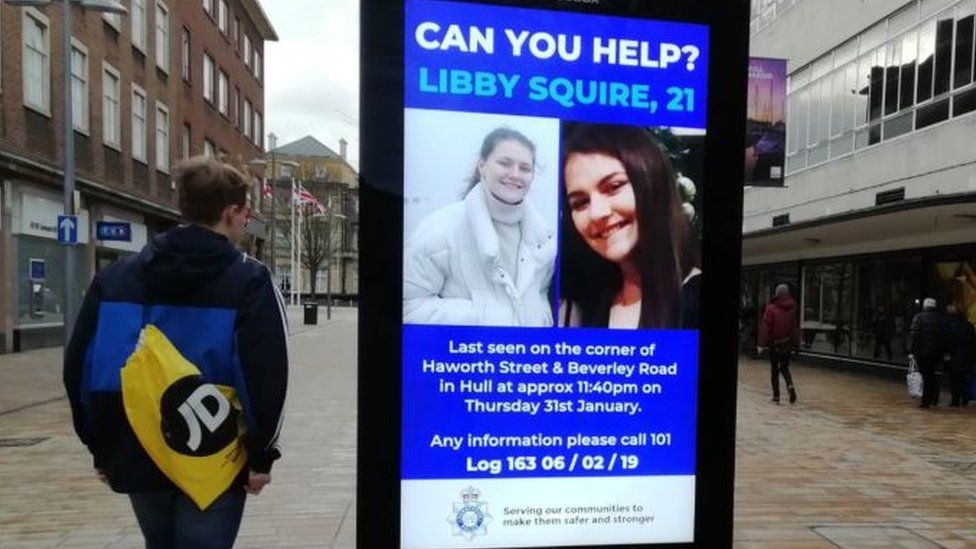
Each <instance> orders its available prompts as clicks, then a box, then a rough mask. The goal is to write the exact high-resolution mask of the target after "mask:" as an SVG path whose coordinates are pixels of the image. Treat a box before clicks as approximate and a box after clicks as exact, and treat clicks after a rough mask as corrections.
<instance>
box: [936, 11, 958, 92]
mask: <svg viewBox="0 0 976 549" xmlns="http://www.w3.org/2000/svg"><path fill="white" fill-rule="evenodd" d="M953 26H954V25H953V24H952V19H941V20H939V22H938V23H936V26H935V95H939V94H941V93H945V92H947V91H949V83H950V81H951V75H952V71H951V68H952V67H951V64H952V28H953Z"/></svg>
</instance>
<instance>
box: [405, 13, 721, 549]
mask: <svg viewBox="0 0 976 549" xmlns="http://www.w3.org/2000/svg"><path fill="white" fill-rule="evenodd" d="M405 31H406V32H405V40H406V43H405V67H404V74H405V86H406V89H405V90H404V92H405V112H404V122H405V130H404V172H403V173H404V235H405V236H404V238H405V241H404V259H403V336H402V337H403V362H402V364H401V365H399V366H400V367H401V368H402V381H403V383H402V387H403V389H402V390H403V393H402V441H401V444H402V447H401V450H402V452H401V455H402V459H401V464H400V479H401V506H400V508H401V517H400V524H401V547H403V548H405V549H416V548H453V547H550V546H573V545H577V546H585V545H601V544H605V545H606V544H614V545H616V544H620V545H626V544H650V543H674V542H690V541H693V537H694V524H695V516H694V515H695V474H696V470H695V464H696V412H697V404H698V403H697V400H696V399H697V387H698V369H699V363H698V341H699V332H698V320H699V315H700V307H699V297H698V296H699V287H700V279H701V271H700V261H699V255H700V254H699V249H700V246H699V233H700V230H701V226H700V225H701V224H700V221H699V219H698V213H697V212H698V211H699V210H700V206H699V204H700V200H701V197H700V194H701V193H700V192H699V191H698V187H699V186H700V183H701V182H700V181H696V179H697V178H699V177H700V174H701V166H700V163H701V158H702V154H701V150H700V148H701V144H702V142H703V136H704V135H705V128H706V119H705V105H706V94H707V91H708V88H707V79H708V63H709V59H708V51H709V47H708V41H709V29H708V27H706V26H703V25H696V24H688V23H675V22H666V21H656V20H649V19H639V18H625V17H616V16H605V15H587V14H579V13H569V12H552V11H545V10H537V9H526V8H516V7H502V6H492V5H485V4H474V3H461V2H448V1H439V0H407V2H406V29H405ZM696 147H697V148H698V151H697V153H695V152H689V151H692V150H693V149H695V148H696Z"/></svg>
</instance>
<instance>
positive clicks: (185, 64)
mask: <svg viewBox="0 0 976 549" xmlns="http://www.w3.org/2000/svg"><path fill="white" fill-rule="evenodd" d="M180 57H181V59H182V61H181V64H182V71H183V80H186V81H187V82H189V81H190V29H188V28H186V27H183V38H182V41H181V45H180Z"/></svg>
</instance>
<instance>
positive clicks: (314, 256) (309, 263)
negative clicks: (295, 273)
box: [299, 206, 335, 296]
mask: <svg viewBox="0 0 976 549" xmlns="http://www.w3.org/2000/svg"><path fill="white" fill-rule="evenodd" d="M332 217H333V215H332V212H330V211H326V213H323V214H320V213H318V212H317V211H316V210H315V208H314V207H312V206H302V228H301V231H300V233H299V237H300V238H301V239H302V257H301V264H302V267H304V268H305V270H306V271H308V277H309V281H308V282H309V289H310V290H311V294H312V295H313V296H314V295H315V293H316V283H317V279H318V273H319V271H321V270H322V269H325V270H326V272H328V270H329V269H330V267H331V263H332V262H331V256H332V251H333V250H334V249H335V248H334V246H333V245H334V243H333V242H332V240H333V238H334V237H335V235H334V234H333V231H332ZM329 282H330V283H331V281H329Z"/></svg>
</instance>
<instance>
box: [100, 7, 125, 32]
mask: <svg viewBox="0 0 976 549" xmlns="http://www.w3.org/2000/svg"><path fill="white" fill-rule="evenodd" d="M102 20H104V21H105V22H106V23H108V26H110V27H112V28H113V29H115V32H122V15H121V14H118V13H109V12H106V13H103V14H102Z"/></svg>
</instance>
